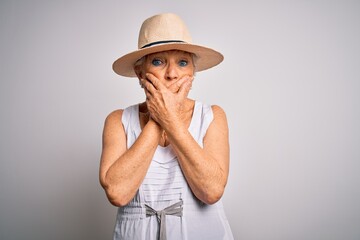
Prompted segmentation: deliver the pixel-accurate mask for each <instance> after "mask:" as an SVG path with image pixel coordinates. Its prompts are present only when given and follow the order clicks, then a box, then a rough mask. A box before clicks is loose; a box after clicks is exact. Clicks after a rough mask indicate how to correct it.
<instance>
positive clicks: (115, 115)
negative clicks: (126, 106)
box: [105, 109, 124, 125]
mask: <svg viewBox="0 0 360 240" xmlns="http://www.w3.org/2000/svg"><path fill="white" fill-rule="evenodd" d="M123 111H124V110H123V109H117V110H114V111H112V112H111V113H109V115H107V117H106V119H105V125H109V124H110V125H112V124H119V122H120V123H121V117H122V114H123Z"/></svg>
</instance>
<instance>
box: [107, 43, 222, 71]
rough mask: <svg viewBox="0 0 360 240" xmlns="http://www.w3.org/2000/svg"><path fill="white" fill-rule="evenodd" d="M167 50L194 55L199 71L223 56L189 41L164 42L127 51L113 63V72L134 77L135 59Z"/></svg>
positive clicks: (212, 65)
mask: <svg viewBox="0 0 360 240" xmlns="http://www.w3.org/2000/svg"><path fill="white" fill-rule="evenodd" d="M168 50H181V51H185V52H190V53H193V54H195V55H196V69H195V70H196V71H197V72H200V71H203V70H206V69H209V68H212V67H214V66H216V65H218V64H219V63H221V62H222V61H223V60H224V56H223V55H222V54H221V53H219V52H217V51H215V50H213V49H211V48H207V47H203V46H200V45H194V44H189V43H166V44H159V45H155V46H151V47H147V48H143V49H139V50H136V51H134V52H131V53H128V54H126V55H124V56H122V57H120V58H119V59H117V60H116V61H115V62H114V63H113V66H112V67H113V70H114V72H115V73H117V74H119V75H121V76H124V77H136V74H135V72H134V64H135V62H136V61H137V60H139V59H140V58H142V57H143V56H146V55H148V54H151V53H156V52H163V51H168Z"/></svg>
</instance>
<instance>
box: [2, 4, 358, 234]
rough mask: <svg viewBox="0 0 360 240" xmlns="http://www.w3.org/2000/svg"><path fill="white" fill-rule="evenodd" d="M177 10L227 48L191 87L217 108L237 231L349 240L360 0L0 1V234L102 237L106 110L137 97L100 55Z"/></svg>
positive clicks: (353, 217) (133, 41) (118, 51)
mask: <svg viewBox="0 0 360 240" xmlns="http://www.w3.org/2000/svg"><path fill="white" fill-rule="evenodd" d="M161 12H174V13H177V14H179V15H180V16H181V17H182V18H183V19H184V21H185V22H186V23H187V24H188V27H189V29H190V32H191V33H192V35H193V39H194V42H195V43H198V44H202V45H206V46H209V47H213V48H215V49H217V50H219V51H220V52H222V53H223V54H224V55H225V61H224V62H223V63H222V64H221V65H219V66H218V67H216V68H213V69H210V70H208V71H206V72H201V73H198V74H197V77H196V80H195V83H194V86H193V90H192V92H191V93H190V96H191V97H192V98H195V99H198V100H200V101H203V102H206V103H210V104H218V105H220V106H222V107H223V108H224V109H225V111H226V113H227V116H228V121H229V127H230V141H231V170H230V176H229V181H228V185H227V189H226V192H225V195H224V197H223V202H224V205H225V210H226V213H227V216H228V219H229V221H230V224H231V227H232V229H233V233H234V236H235V238H236V239H244V240H282V239H284V240H285V239H286V240H287V239H290V240H307V239H309V240H310V239H316V240H318V239H324V240H325V239H326V240H329V239H339V240H345V239H346V240H350V239H354V240H355V239H360V204H359V202H360V175H359V169H360V127H359V122H360V106H359V105H360V44H359V43H360V14H359V13H360V2H359V1H340V0H339V1H228V2H226V1H186V0H183V1H165V0H162V1H161V0H159V1H146V0H143V1H95V0H93V1H85V0H84V1H45V0H43V1H41V0H37V1H36V0H34V1H25V0H24V1H11V0H8V1H4V0H2V1H1V2H0V114H1V125H0V141H1V142H0V164H1V165H0V239H6V240H8V239H55V240H56V239H61V240H63V239H111V236H112V231H113V227H114V223H115V214H116V208H115V207H113V206H111V205H110V204H109V203H108V202H107V200H106V197H105V194H104V193H103V191H102V189H101V187H100V185H99V182H98V167H99V157H100V153H101V134H102V128H103V122H104V119H105V117H106V116H107V115H108V113H110V112H111V111H113V110H114V109H117V108H124V107H126V106H128V105H130V104H134V103H137V102H140V101H142V100H143V92H142V89H141V88H140V87H139V85H138V82H137V81H136V80H135V79H126V78H122V77H119V76H117V75H116V74H115V73H114V72H112V69H111V65H112V62H113V61H114V60H115V59H116V58H118V57H119V56H121V55H123V54H125V53H128V52H130V51H132V50H135V49H136V47H137V35H138V30H139V27H140V25H141V23H142V21H143V20H144V19H145V18H147V17H149V16H151V15H154V14H156V13H161Z"/></svg>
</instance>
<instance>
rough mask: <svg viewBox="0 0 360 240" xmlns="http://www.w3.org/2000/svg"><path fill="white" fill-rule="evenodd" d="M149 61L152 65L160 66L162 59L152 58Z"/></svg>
mask: <svg viewBox="0 0 360 240" xmlns="http://www.w3.org/2000/svg"><path fill="white" fill-rule="evenodd" d="M151 63H152V65H154V66H160V65H161V64H162V61H161V60H160V59H153V60H152V61H151Z"/></svg>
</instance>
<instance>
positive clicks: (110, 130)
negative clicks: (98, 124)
mask: <svg viewBox="0 0 360 240" xmlns="http://www.w3.org/2000/svg"><path fill="white" fill-rule="evenodd" d="M123 112H124V110H123V109H117V110H114V111H112V112H111V113H109V115H108V116H107V117H106V119H105V123H104V138H108V137H111V136H113V135H118V133H119V132H122V131H123V126H122V121H121V117H122V114H123Z"/></svg>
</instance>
